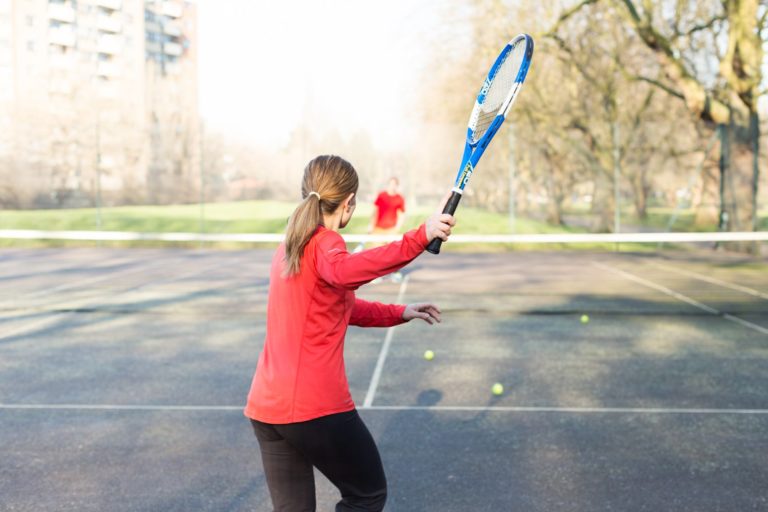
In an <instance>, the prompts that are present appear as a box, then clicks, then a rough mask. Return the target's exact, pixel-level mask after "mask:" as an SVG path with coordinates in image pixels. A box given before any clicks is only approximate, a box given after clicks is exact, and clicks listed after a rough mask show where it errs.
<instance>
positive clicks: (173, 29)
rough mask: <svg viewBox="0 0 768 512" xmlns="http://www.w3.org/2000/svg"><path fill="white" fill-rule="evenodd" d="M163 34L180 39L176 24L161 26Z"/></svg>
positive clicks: (179, 28)
mask: <svg viewBox="0 0 768 512" xmlns="http://www.w3.org/2000/svg"><path fill="white" fill-rule="evenodd" d="M163 32H165V33H166V34H167V35H169V36H172V37H181V27H180V26H179V24H178V23H173V22H168V23H166V24H165V25H163Z"/></svg>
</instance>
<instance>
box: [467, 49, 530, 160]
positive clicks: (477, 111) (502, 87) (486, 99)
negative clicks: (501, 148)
mask: <svg viewBox="0 0 768 512" xmlns="http://www.w3.org/2000/svg"><path fill="white" fill-rule="evenodd" d="M532 56H533V38H531V36H529V35H528V34H520V35H519V36H517V37H515V38H513V39H512V40H511V41H509V43H507V45H506V46H505V47H504V48H503V49H502V51H501V53H499V56H498V57H497V58H496V61H495V62H494V63H493V66H491V69H490V70H489V71H488V76H487V77H486V78H485V80H484V81H483V86H482V87H481V88H480V92H479V93H478V95H477V100H476V101H475V106H474V108H473V109H472V114H471V115H470V116H469V123H468V125H467V143H468V144H469V145H470V146H475V145H477V144H478V142H479V141H480V140H482V139H483V137H484V136H485V135H486V134H487V133H488V131H489V129H490V128H491V126H492V125H493V124H494V121H495V120H496V118H497V117H498V116H501V120H499V121H498V122H497V124H496V128H498V123H500V122H501V121H503V119H504V117H506V115H507V112H509V108H510V106H511V105H512V103H513V102H514V100H515V97H516V96H517V93H518V92H519V91H520V88H521V86H522V84H523V82H524V81H525V77H526V76H527V75H528V68H529V67H530V64H531V57H532ZM491 136H493V134H491Z"/></svg>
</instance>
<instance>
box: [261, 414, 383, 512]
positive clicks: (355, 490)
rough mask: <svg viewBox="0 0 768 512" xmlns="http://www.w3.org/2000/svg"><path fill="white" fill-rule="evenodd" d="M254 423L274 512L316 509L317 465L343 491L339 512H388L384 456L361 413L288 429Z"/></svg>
mask: <svg viewBox="0 0 768 512" xmlns="http://www.w3.org/2000/svg"><path fill="white" fill-rule="evenodd" d="M251 423H252V424H253V431H254V432H255V433H256V438H257V439H258V440H259V447H260V448H261V459H262V463H263V464H264V472H265V473H266V476H267V485H268V486H269V494H270V495H271V497H272V505H273V507H274V509H275V512H314V511H315V506H316V505H315V476H314V473H313V470H312V467H313V466H314V467H316V468H317V469H318V470H320V472H322V473H323V474H324V475H325V476H326V477H327V478H328V480H330V481H331V482H332V483H333V485H335V486H336V487H338V489H339V491H341V498H342V499H341V501H340V502H338V503H337V504H336V512H346V511H352V510H357V511H380V510H383V509H384V503H385V502H386V500H387V480H386V478H385V476H384V468H383V466H382V465H381V457H380V456H379V450H378V449H377V448H376V443H375V442H374V441H373V437H372V436H371V434H370V432H368V428H367V427H366V426H365V424H364V423H363V420H362V419H361V418H360V416H359V415H358V414H357V411H355V410H353V411H349V412H343V413H340V414H332V415H330V416H324V417H322V418H317V419H314V420H311V421H305V422H301V423H290V424H287V425H272V424H268V423H262V422H260V421H256V420H251Z"/></svg>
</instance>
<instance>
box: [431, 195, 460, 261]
mask: <svg viewBox="0 0 768 512" xmlns="http://www.w3.org/2000/svg"><path fill="white" fill-rule="evenodd" d="M459 201H461V194H459V193H458V192H456V191H455V190H454V191H453V192H452V193H451V197H450V198H449V199H448V202H447V203H445V208H443V213H450V214H451V215H453V214H454V213H455V212H456V208H458V206H459ZM441 245H443V241H442V240H441V239H440V238H437V237H435V238H433V239H432V241H431V242H429V245H428V246H427V251H429V252H431V253H432V254H440V246H441Z"/></svg>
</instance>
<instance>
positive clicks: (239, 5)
mask: <svg viewBox="0 0 768 512" xmlns="http://www.w3.org/2000/svg"><path fill="white" fill-rule="evenodd" d="M198 4H199V22H198V23H199V45H200V54H199V56H200V57H199V58H200V60H199V74H200V108H201V113H202V116H203V119H204V120H205V122H206V124H207V126H208V127H210V128H211V129H213V130H216V131H222V132H226V133H229V134H231V135H236V136H237V137H238V138H240V139H242V140H244V141H247V142H250V143H261V144H264V145H274V144H282V143H285V142H286V141H287V139H288V137H289V134H290V133H291V131H292V129H293V128H294V127H295V126H296V125H297V123H299V122H300V121H301V119H302V118H303V117H304V113H305V112H307V111H309V112H310V118H311V123H310V124H312V125H313V126H314V124H315V123H316V124H317V125H318V128H319V129H323V128H324V127H327V126H336V127H337V128H338V129H339V131H340V132H341V134H342V135H344V136H346V135H349V134H351V133H353V132H355V131H357V130H359V129H366V130H368V131H369V132H370V134H371V137H372V138H373V140H374V143H375V144H376V145H377V146H381V147H389V146H394V145H397V144H398V137H399V135H398V133H399V130H398V125H402V124H403V123H402V122H403V119H404V118H405V116H407V111H406V110H407V96H408V94H409V92H410V91H412V90H413V89H414V88H415V87H416V86H417V85H418V84H417V82H416V78H418V73H419V70H420V69H422V68H423V65H424V59H425V56H426V53H427V50H428V49H429V43H430V35H431V34H433V33H434V32H435V31H436V30H438V29H439V22H440V16H439V12H438V6H439V4H440V1H439V0H426V1H424V0H420V1H412V0H386V1H376V0H336V1H322V0H291V1H285V2H266V1H254V0H199V1H198Z"/></svg>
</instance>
